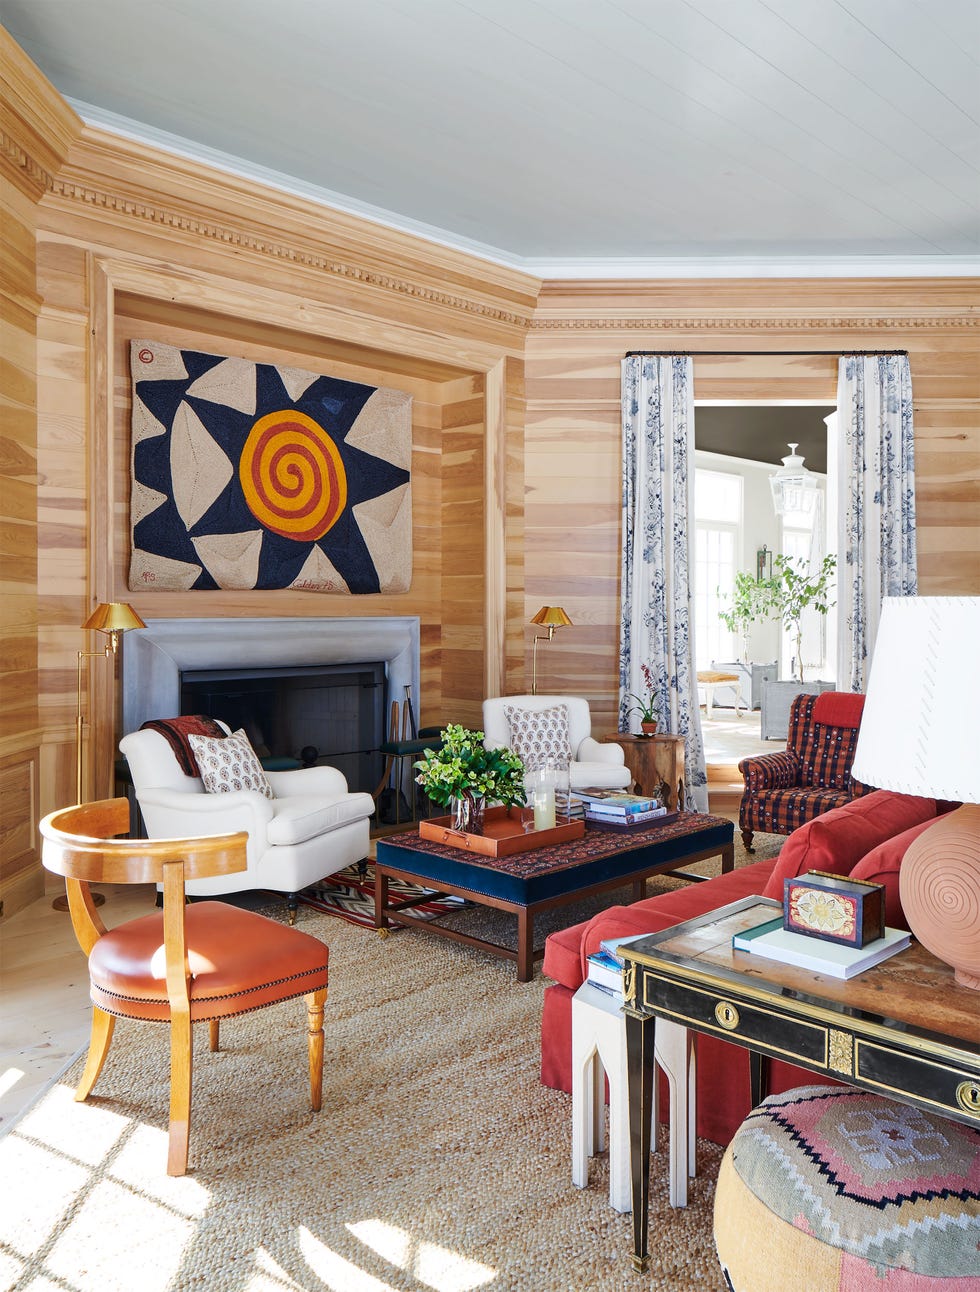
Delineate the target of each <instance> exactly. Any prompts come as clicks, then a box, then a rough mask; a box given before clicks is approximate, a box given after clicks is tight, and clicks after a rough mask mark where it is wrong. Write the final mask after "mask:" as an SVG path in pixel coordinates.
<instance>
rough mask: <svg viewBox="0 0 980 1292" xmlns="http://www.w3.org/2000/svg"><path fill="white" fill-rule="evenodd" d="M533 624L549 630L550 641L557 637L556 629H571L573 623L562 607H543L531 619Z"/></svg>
mask: <svg viewBox="0 0 980 1292" xmlns="http://www.w3.org/2000/svg"><path fill="white" fill-rule="evenodd" d="M531 623H532V624H540V625H541V626H542V627H543V628H547V629H549V632H548V640H549V641H550V640H551V638H552V637H553V636H554V635H555V629H556V628H571V626H572V621H571V620H570V619H569V617H568V615H566V614H565V612H564V610H563V609H562V608H561V606H542V607H541V609H540V610H539V611H538V613H537V614H536V615H534V616H533V618H532V619H531Z"/></svg>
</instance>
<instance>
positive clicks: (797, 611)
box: [769, 553, 837, 682]
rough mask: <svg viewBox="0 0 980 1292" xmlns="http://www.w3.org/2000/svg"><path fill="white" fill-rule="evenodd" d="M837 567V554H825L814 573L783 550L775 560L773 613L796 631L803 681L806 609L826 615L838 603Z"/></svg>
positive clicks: (799, 668)
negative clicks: (836, 589) (804, 619)
mask: <svg viewBox="0 0 980 1292" xmlns="http://www.w3.org/2000/svg"><path fill="white" fill-rule="evenodd" d="M836 568H837V558H836V556H825V557H824V558H823V561H822V562H821V564H820V568H819V569H818V570H817V571H816V572H815V573H813V574H810V573H808V572H807V571H806V570H805V569H803V568H802V563H800V562H797V561H794V560H793V559H792V558H791V557H789V556H784V555H783V554H782V553H780V554H779V555H778V556H777V557H776V559H775V560H774V561H773V577H772V580H771V585H772V586H771V590H770V594H769V596H770V600H769V606H770V614H771V615H772V617H773V618H777V619H781V620H782V623H783V627H784V628H786V629H787V631H788V632H790V633H792V634H793V640H794V642H795V645H796V667H797V670H798V672H799V677H798V679H797V680H798V681H799V682H802V681H803V612H804V611H805V610H815V611H816V612H817V613H818V614H821V615H825V614H826V613H827V611H828V610H829V609H830V607H831V606H833V605H835V604H836V598H832V597H831V595H830V594H831V593H832V591H833V587H834V571H835V570H836Z"/></svg>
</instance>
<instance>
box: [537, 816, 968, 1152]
mask: <svg viewBox="0 0 980 1292" xmlns="http://www.w3.org/2000/svg"><path fill="white" fill-rule="evenodd" d="M949 806H950V805H949V804H941V805H937V803H936V801H935V800H934V799H928V798H918V797H915V796H913V795H909V794H893V793H891V792H890V791H888V790H874V791H873V792H872V793H870V794H867V795H865V796H864V797H862V798H856V799H852V800H851V801H850V802H849V803H846V804H844V805H842V806H841V807H838V808H833V809H831V811H829V812H826V813H824V814H823V815H822V816H818V817H815V818H814V819H813V820H812V821H808V822H807V823H806V824H805V825H803V826H800V828H799V829H797V830H794V832H793V833H792V834H791V835H790V836H789V838H788V839H787V840H786V843H785V844H784V845H783V847H782V850H781V851H780V853H779V855H778V857H776V858H774V859H770V860H768V861H757V862H755V863H753V864H751V865H748V866H741V867H739V868H737V869H736V870H733V871H730V872H729V873H728V874H724V875H719V876H717V877H716V878H714V879H711V880H708V882H707V883H700V884H685V885H684V887H682V888H678V889H675V890H673V891H671V892H669V893H661V894H659V895H658V896H656V897H648V898H646V899H645V900H644V901H641V902H635V903H634V904H633V905H631V906H612V907H610V908H609V909H608V910H606V911H602V912H600V914H598V915H595V916H593V918H592V919H590V920H586V921H585V922H584V923H582V924H576V925H574V926H573V927H571V928H568V929H562V930H560V931H559V932H557V933H552V934H551V936H550V937H549V938H548V939H547V941H546V943H545V954H544V973H545V976H546V977H549V978H552V979H554V983H553V985H552V986H549V987H548V988H547V989H546V990H545V994H544V1013H543V1017H542V1025H541V1080H542V1083H543V1084H544V1085H546V1086H552V1087H553V1088H555V1089H557V1090H565V1091H570V1090H571V1054H572V997H573V995H574V994H575V992H576V991H577V990H578V988H579V987H580V986H581V985H582V982H583V981H584V979H585V977H586V970H587V957H588V956H589V955H591V954H592V952H594V951H596V950H597V949H598V947H599V943H600V942H601V941H602V939H603V938H613V937H628V936H630V935H631V934H637V933H658V932H660V930H661V929H666V928H669V927H670V926H671V925H672V924H678V923H680V922H681V921H682V920H687V919H691V918H693V917H694V916H696V915H703V914H705V913H706V912H707V911H711V910H715V909H717V908H718V907H720V906H724V905H726V904H727V903H728V902H734V901H737V900H738V899H739V898H742V897H751V896H756V895H760V894H761V895H762V896H765V897H775V898H777V900H780V901H781V900H782V895H783V880H784V879H785V878H788V877H791V876H793V875H798V874H803V873H805V872H806V871H809V870H824V871H832V872H833V873H835V874H840V875H845V874H850V875H852V876H853V877H854V878H856V879H865V880H870V881H873V882H875V883H881V884H884V886H885V922H886V924H888V925H890V926H891V927H893V928H907V927H908V925H907V923H906V922H905V919H904V916H903V914H902V908H901V903H900V901H899V894H898V871H899V867H900V865H901V861H902V857H903V856H904V855H905V850H906V848H907V847H908V845H909V844H910V843H911V842H912V840H913V839H914V838H916V837H917V836H918V835H919V834H921V833H922V832H923V830H926V829H927V828H928V827H929V826H930V825H931V824H932V822H933V821H934V820H935V818H936V814H937V810H944V809H946V808H947V807H949ZM812 1081H813V1074H812V1073H809V1072H804V1071H803V1070H802V1069H801V1068H797V1067H794V1066H792V1065H790V1064H788V1063H784V1062H781V1061H779V1060H773V1061H772V1062H771V1063H770V1066H769V1091H770V1093H774V1094H775V1093H779V1092H781V1091H784V1090H789V1089H792V1088H793V1087H794V1086H799V1085H806V1084H808V1083H810V1082H812ZM697 1086H698V1101H697V1123H698V1134H699V1135H703V1136H705V1137H706V1138H707V1139H710V1140H713V1141H714V1142H715V1143H718V1144H727V1143H728V1141H729V1140H730V1139H731V1138H732V1136H733V1135H734V1134H735V1131H736V1130H737V1129H738V1127H739V1125H740V1124H741V1122H742V1121H743V1120H744V1118H745V1117H746V1115H747V1114H748V1112H749V1110H750V1106H751V1104H750V1098H749V1059H748V1051H747V1050H745V1049H742V1048H741V1047H740V1046H735V1045H732V1044H731V1043H730V1042H728V1041H722V1040H719V1039H717V1038H715V1037H712V1036H701V1037H699V1038H698V1063H697ZM664 1096H665V1100H666V1086H665V1087H664Z"/></svg>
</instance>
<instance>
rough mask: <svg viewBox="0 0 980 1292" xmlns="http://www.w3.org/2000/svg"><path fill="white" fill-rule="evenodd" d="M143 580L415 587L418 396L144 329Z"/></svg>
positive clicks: (137, 548)
mask: <svg viewBox="0 0 980 1292" xmlns="http://www.w3.org/2000/svg"><path fill="white" fill-rule="evenodd" d="M130 365H131V370H132V379H133V459H132V495H131V524H132V560H131V563H130V570H129V586H130V588H132V589H136V588H144V589H145V588H165V589H179V590H187V589H198V588H200V589H204V588H211V589H213V588H255V589H259V588H295V589H298V590H301V591H307V592H337V593H370V592H404V591H406V590H407V589H408V587H409V584H410V583H411V578H412V486H411V464H412V398H411V396H410V395H407V394H405V393H404V392H403V391H400V390H388V389H386V388H384V387H381V386H364V385H361V384H359V383H358V382H354V381H341V380H339V379H338V378H336V377H324V376H322V375H319V374H317V373H314V372H303V371H302V370H301V369H299V368H288V367H282V366H276V365H273V364H267V363H253V362H251V361H250V360H247V359H230V358H222V357H221V356H220V355H215V354H202V353H201V352H200V351H197V350H180V349H177V348H176V347H175V346H171V345H163V344H162V343H161V342H159V341H133V342H132V346H131V352H130Z"/></svg>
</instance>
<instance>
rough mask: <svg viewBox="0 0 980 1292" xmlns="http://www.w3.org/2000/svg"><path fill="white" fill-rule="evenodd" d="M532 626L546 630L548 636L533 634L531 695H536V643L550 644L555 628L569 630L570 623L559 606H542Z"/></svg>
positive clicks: (533, 619) (532, 621)
mask: <svg viewBox="0 0 980 1292" xmlns="http://www.w3.org/2000/svg"><path fill="white" fill-rule="evenodd" d="M531 623H532V624H538V625H539V626H540V627H542V628H547V630H548V636H547V637H542V636H541V635H540V634H539V633H537V634H535V637H534V645H533V647H532V648H531V694H532V695H537V693H538V642H550V641H551V640H552V638H553V637H554V635H555V629H556V628H571V626H572V621H571V620H570V619H569V617H568V615H566V614H565V612H564V610H562V608H561V606H542V607H541V609H540V610H539V611H538V613H537V614H536V615H535V616H534V617H533V618H532V620H531Z"/></svg>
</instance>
